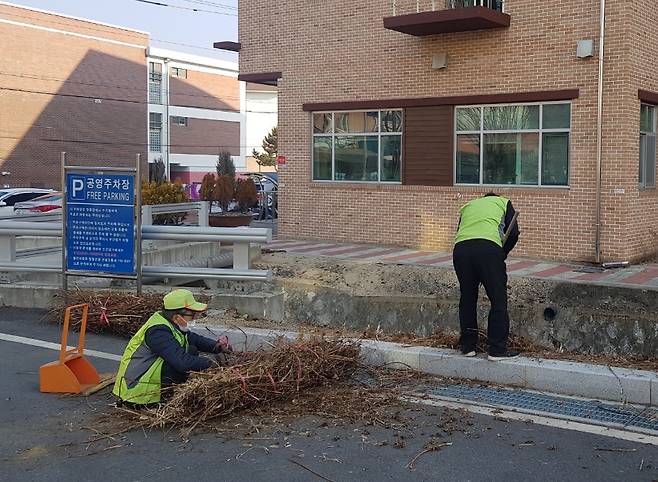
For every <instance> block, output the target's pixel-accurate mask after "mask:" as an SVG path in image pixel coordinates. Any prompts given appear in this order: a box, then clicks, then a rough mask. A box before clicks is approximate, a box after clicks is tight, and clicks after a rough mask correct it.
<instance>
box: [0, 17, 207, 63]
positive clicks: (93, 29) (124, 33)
mask: <svg viewBox="0 0 658 482" xmlns="http://www.w3.org/2000/svg"><path fill="white" fill-rule="evenodd" d="M2 15H3V16H8V17H14V18H20V19H24V20H29V21H30V22H29V23H30V24H31V25H36V26H38V24H34V23H33V22H34V18H33V17H27V16H25V15H18V14H15V13H8V12H3V13H2ZM43 22H44V23H49V24H53V25H62V26H64V27H68V28H71V24H70V23H64V22H58V21H56V20H50V19H47V20H46V19H44V20H43ZM26 23H28V22H26ZM79 23H81V24H82V23H83V22H79ZM75 28H80V29H84V30H89V31H91V32H100V33H104V34H108V33H109V34H112V33H113V32H111V31H109V30H108V29H112V28H117V27H106V28H96V27H91V26H88V25H76V26H75ZM118 29H119V30H122V29H121V27H118ZM120 35H122V36H124V37H132V38H135V39H140V40H144V37H148V38H150V39H151V40H152V41H155V42H161V43H165V44H171V45H179V46H181V47H189V48H194V49H199V50H208V51H210V52H215V53H217V49H215V48H212V47H203V46H201V45H193V44H186V43H181V42H173V41H171V40H163V39H159V38H155V37H151V36H150V34H148V33H145V34H139V33H130V32H129V31H127V30H123V31H122V32H121V34H120ZM146 47H147V45H144V48H146Z"/></svg>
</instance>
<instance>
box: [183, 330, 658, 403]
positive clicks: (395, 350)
mask: <svg viewBox="0 0 658 482" xmlns="http://www.w3.org/2000/svg"><path fill="white" fill-rule="evenodd" d="M194 330H195V331H197V332H198V333H200V334H202V335H205V336H208V330H210V331H212V333H213V334H216V335H217V336H219V335H228V336H229V338H230V339H231V343H232V345H233V347H234V349H235V350H238V351H244V350H256V349H259V348H267V347H268V346H269V344H270V343H272V342H274V341H275V340H276V339H277V338H279V337H283V338H285V339H287V340H291V341H292V340H295V339H296V338H297V337H298V336H299V333H297V332H294V331H284V330H268V329H260V328H243V329H242V331H241V330H240V329H238V328H236V327H232V326H231V327H229V326H224V325H207V328H206V326H205V325H204V326H197V327H195V329H194ZM360 342H361V353H362V357H363V360H364V362H365V363H367V364H369V365H373V366H383V365H387V366H390V367H391V368H395V367H398V368H411V369H414V370H419V371H421V372H424V373H429V374H432V375H439V376H444V377H451V378H465V379H470V380H477V381H481V382H491V383H496V384H501V385H514V386H518V387H523V388H528V389H533V390H539V391H548V392H551V393H554V394H560V395H569V396H579V397H586V398H593V399H598V400H609V401H614V402H622V403H634V404H641V405H654V406H658V373H654V372H650V371H644V370H632V369H627V368H616V367H608V366H602V365H592V364H587V363H577V362H570V361H561V360H546V359H540V358H525V357H519V358H517V359H514V360H507V361H502V362H490V361H488V360H487V359H486V358H484V357H483V356H482V355H481V356H478V357H475V358H467V357H464V356H462V355H461V354H460V353H459V352H457V351H456V350H449V349H443V348H430V347H423V346H409V345H402V344H399V343H391V342H384V341H374V340H360Z"/></svg>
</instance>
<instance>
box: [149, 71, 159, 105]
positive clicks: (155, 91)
mask: <svg viewBox="0 0 658 482" xmlns="http://www.w3.org/2000/svg"><path fill="white" fill-rule="evenodd" d="M149 102H151V103H152V104H161V103H162V64H160V63H158V62H149Z"/></svg>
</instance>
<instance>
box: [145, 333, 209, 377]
mask: <svg viewBox="0 0 658 482" xmlns="http://www.w3.org/2000/svg"><path fill="white" fill-rule="evenodd" d="M170 323H171V324H172V325H173V327H174V329H175V330H178V331H180V332H181V333H183V335H185V336H186V337H187V341H188V344H189V346H190V349H189V350H188V351H185V349H184V348H183V347H182V346H180V343H178V341H176V338H174V335H173V333H172V332H171V330H170V329H169V328H168V327H166V326H164V325H156V326H152V327H151V328H149V329H148V330H146V333H145V335H144V341H145V342H146V345H147V346H148V347H149V348H150V349H151V351H152V352H153V353H155V354H156V355H158V356H159V357H161V358H163V359H164V365H163V367H162V383H163V384H164V385H167V384H171V383H182V382H184V381H185V380H186V379H187V377H188V375H189V374H190V372H199V371H203V370H207V369H208V368H210V367H211V366H212V362H211V361H210V360H209V359H208V358H206V357H202V356H198V355H196V353H198V352H205V353H215V354H217V353H220V352H221V349H220V348H219V346H218V345H217V342H216V341H214V340H211V339H210V338H206V337H204V336H201V335H198V334H196V333H193V332H187V333H185V332H182V331H181V330H180V329H179V328H178V326H176V324H175V323H173V322H170Z"/></svg>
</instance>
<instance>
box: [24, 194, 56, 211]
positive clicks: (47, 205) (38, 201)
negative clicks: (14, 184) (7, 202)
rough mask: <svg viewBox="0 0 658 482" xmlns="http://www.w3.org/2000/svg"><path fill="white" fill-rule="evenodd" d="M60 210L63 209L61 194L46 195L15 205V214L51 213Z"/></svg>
mask: <svg viewBox="0 0 658 482" xmlns="http://www.w3.org/2000/svg"><path fill="white" fill-rule="evenodd" d="M58 209H59V210H61V209H62V193H61V192H53V193H52V194H46V195H45V196H40V197H37V198H34V199H32V200H31V201H26V202H22V203H16V204H15V205H14V213H15V214H38V213H49V212H53V211H56V210H58Z"/></svg>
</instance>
